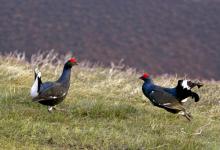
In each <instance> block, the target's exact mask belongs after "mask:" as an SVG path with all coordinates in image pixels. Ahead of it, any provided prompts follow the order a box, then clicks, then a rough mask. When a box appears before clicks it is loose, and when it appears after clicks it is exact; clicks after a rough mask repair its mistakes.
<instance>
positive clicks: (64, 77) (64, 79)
mask: <svg viewBox="0 0 220 150" xmlns="http://www.w3.org/2000/svg"><path fill="white" fill-rule="evenodd" d="M70 75H71V68H67V67H64V68H63V73H62V74H61V76H60V78H59V79H58V80H57V82H61V83H66V84H69V82H70Z"/></svg>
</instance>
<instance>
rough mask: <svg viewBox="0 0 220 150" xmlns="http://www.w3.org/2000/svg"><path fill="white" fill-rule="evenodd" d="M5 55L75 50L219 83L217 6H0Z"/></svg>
mask: <svg viewBox="0 0 220 150" xmlns="http://www.w3.org/2000/svg"><path fill="white" fill-rule="evenodd" d="M0 2H1V5H0V35H1V36H0V37H1V38H0V51H1V52H9V51H15V50H18V51H21V52H22V51H25V52H26V53H27V56H28V57H29V56H30V55H31V54H33V53H36V50H50V49H55V50H56V51H58V52H60V53H66V52H68V51H73V50H74V54H75V55H76V56H77V57H79V59H80V60H89V61H91V62H102V63H103V64H105V65H109V64H110V62H111V61H113V62H119V61H120V60H121V59H124V63H125V64H126V65H129V66H131V67H134V68H137V69H138V70H145V71H148V72H149V73H151V74H155V75H156V74H164V73H169V74H176V73H177V74H178V75H185V74H188V75H189V76H191V77H196V78H206V79H217V80H219V79H220V50H219V48H220V41H219V40H220V19H219V18H220V1H219V0H166V1H165V0H111V1H109V0H101V1H99V0H74V1H72V0H63V1H60V0H47V1H45V0H37V1H34V0H30V1H23V0H11V1H8V0H0Z"/></svg>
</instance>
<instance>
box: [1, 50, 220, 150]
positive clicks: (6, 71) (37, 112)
mask: <svg viewBox="0 0 220 150" xmlns="http://www.w3.org/2000/svg"><path fill="white" fill-rule="evenodd" d="M44 55H45V54H42V55H40V54H38V55H35V56H33V57H32V61H31V62H32V63H31V64H30V63H28V62H26V61H25V59H24V56H23V55H18V54H11V55H8V56H0V92H1V95H0V134H1V137H0V147H1V149H163V150H164V149H187V150H188V149H192V150H195V149H198V150H201V149H216V150H217V149H219V148H220V140H219V133H220V91H219V89H220V83H219V82H217V81H203V82H205V86H204V87H203V88H202V89H201V90H199V91H197V92H198V93H199V94H200V95H201V101H200V102H199V103H193V102H192V101H191V102H188V103H187V104H186V107H187V108H188V110H190V111H191V112H192V114H193V116H194V119H193V121H192V122H190V123H189V122H188V121H186V120H185V119H184V118H182V117H177V116H175V115H173V114H170V113H168V112H166V111H164V110H162V109H159V108H156V107H153V106H152V105H151V104H150V103H149V101H148V100H147V99H146V98H145V97H144V96H143V94H142V92H141V85H142V82H141V81H139V80H138V77H139V75H140V74H138V73H136V72H135V70H133V69H129V68H128V69H124V70H123V71H122V69H123V66H121V65H119V66H115V65H112V67H111V68H102V67H99V66H96V65H93V66H92V65H90V64H89V63H80V65H79V66H77V67H74V68H73V70H72V77H71V78H72V79H71V80H72V81H71V87H70V91H69V94H68V96H67V98H66V99H65V101H64V102H63V103H62V104H60V105H59V107H60V108H65V109H66V112H59V111H57V112H54V113H52V114H50V113H48V112H47V109H46V107H45V106H42V105H40V104H38V103H33V102H31V98H30V96H29V90H30V87H31V85H32V83H33V68H34V67H36V66H39V68H40V70H41V71H42V76H43V80H44V81H46V80H55V79H56V78H57V77H58V76H59V75H60V72H61V70H62V66H63V63H64V61H65V60H66V59H67V57H69V56H65V57H61V58H59V59H57V56H56V54H54V53H50V54H48V55H45V56H46V57H45V56H44ZM154 79H155V82H156V83H158V84H160V85H163V86H174V85H175V84H176V82H177V80H178V78H177V77H166V76H159V77H155V78H154ZM146 100H147V102H146Z"/></svg>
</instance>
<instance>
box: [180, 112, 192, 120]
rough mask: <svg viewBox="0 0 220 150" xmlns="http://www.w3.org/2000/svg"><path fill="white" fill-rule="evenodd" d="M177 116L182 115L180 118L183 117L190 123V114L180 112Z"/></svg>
mask: <svg viewBox="0 0 220 150" xmlns="http://www.w3.org/2000/svg"><path fill="white" fill-rule="evenodd" d="M179 114H180V115H182V116H184V117H186V119H187V120H188V121H191V119H192V116H191V115H190V113H187V112H185V111H180V112H179Z"/></svg>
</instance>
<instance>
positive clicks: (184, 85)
mask: <svg viewBox="0 0 220 150" xmlns="http://www.w3.org/2000/svg"><path fill="white" fill-rule="evenodd" d="M187 82H188V81H187V80H183V82H182V87H183V89H187V90H190V87H189V86H188V84H187Z"/></svg>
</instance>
